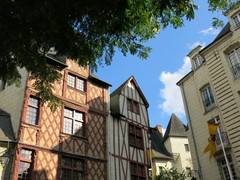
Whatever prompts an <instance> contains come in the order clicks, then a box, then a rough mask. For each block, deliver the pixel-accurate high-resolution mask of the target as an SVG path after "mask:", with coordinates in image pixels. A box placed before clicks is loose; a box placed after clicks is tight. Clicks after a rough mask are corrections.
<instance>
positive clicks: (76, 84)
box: [67, 74, 85, 91]
mask: <svg viewBox="0 0 240 180" xmlns="http://www.w3.org/2000/svg"><path fill="white" fill-rule="evenodd" d="M67 85H68V86H70V87H72V88H76V89H78V90H80V91H85V81H84V80H82V79H80V78H78V77H76V76H74V75H71V74H68V78H67Z"/></svg>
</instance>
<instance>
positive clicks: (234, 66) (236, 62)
mask: <svg viewBox="0 0 240 180" xmlns="http://www.w3.org/2000/svg"><path fill="white" fill-rule="evenodd" d="M233 56H234V57H233ZM227 58H228V61H229V64H230V66H231V70H232V73H233V76H234V78H239V77H240V46H237V47H234V48H232V49H231V51H229V52H228V53H227ZM233 58H235V59H233Z"/></svg>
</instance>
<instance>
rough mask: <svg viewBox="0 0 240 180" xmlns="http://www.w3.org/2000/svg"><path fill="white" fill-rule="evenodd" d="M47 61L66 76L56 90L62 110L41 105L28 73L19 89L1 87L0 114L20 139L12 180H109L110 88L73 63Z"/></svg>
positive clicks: (57, 59)
mask: <svg viewBox="0 0 240 180" xmlns="http://www.w3.org/2000/svg"><path fill="white" fill-rule="evenodd" d="M47 58H48V60H50V61H51V62H54V63H56V65H57V66H59V71H60V72H61V73H62V79H61V80H60V81H58V82H56V83H55V84H54V90H53V91H54V94H55V95H56V96H57V97H59V98H61V99H62V100H63V102H64V105H63V106H62V107H61V108H57V109H56V110H55V111H54V112H53V111H51V110H50V108H49V107H48V106H47V105H46V104H43V105H42V106H41V99H40V98H38V97H37V96H36V93H37V92H36V90H35V89H34V87H33V83H34V80H32V79H31V78H29V77H30V75H29V73H28V72H27V71H26V70H24V69H22V70H21V75H22V84H21V87H20V88H16V87H15V86H5V85H4V84H3V82H2V84H3V85H2V86H1V85H0V87H1V89H0V109H2V110H4V111H6V112H8V113H9V114H10V116H11V118H9V119H11V123H12V127H13V132H14V135H15V137H17V138H16V139H17V142H16V149H15V153H14V159H15V160H14V161H13V163H12V167H13V168H12V170H11V179H14V180H15V179H25V180H27V179H34V180H37V179H44V180H45V179H62V180H71V179H74V180H76V179H77V180H78V179H89V180H92V179H98V180H104V179H107V145H106V118H107V115H108V110H107V104H108V99H109V98H108V96H109V92H108V89H109V86H110V85H109V84H108V83H106V82H103V81H101V80H100V79H98V78H97V77H96V76H94V75H93V74H91V73H90V71H89V68H83V67H80V66H79V65H78V64H77V63H76V62H74V61H72V60H70V59H65V58H63V57H58V56H56V55H55V54H54V53H50V54H48V55H47ZM139 110H140V109H139ZM141 157H142V158H144V157H143V155H141Z"/></svg>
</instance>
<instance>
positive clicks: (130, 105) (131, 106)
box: [127, 98, 140, 114]
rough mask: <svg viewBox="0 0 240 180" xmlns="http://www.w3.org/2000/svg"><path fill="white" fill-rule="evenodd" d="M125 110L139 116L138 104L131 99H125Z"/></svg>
mask: <svg viewBox="0 0 240 180" xmlns="http://www.w3.org/2000/svg"><path fill="white" fill-rule="evenodd" d="M127 109H128V110H129V111H131V112H134V113H136V114H140V108H139V103H138V102H137V101H135V100H133V99H130V98H127Z"/></svg>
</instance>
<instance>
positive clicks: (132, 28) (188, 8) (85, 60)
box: [0, 0, 232, 101]
mask: <svg viewBox="0 0 240 180" xmlns="http://www.w3.org/2000/svg"><path fill="white" fill-rule="evenodd" d="M208 2H209V9H210V10H212V11H217V10H224V9H226V8H227V7H228V5H229V3H231V2H232V1H229V0H208ZM197 8H198V6H197V5H195V4H194V1H193V0H114V1H112V0H67V1H66V0H36V1H32V0H1V1H0V38H1V41H0V46H1V49H0V72H1V73H0V80H3V81H6V82H7V83H8V84H13V83H17V82H19V81H20V78H21V76H20V74H19V68H26V70H27V71H29V72H31V74H32V77H33V78H36V79H37V82H36V89H37V90H39V91H40V94H39V95H41V96H42V98H43V99H44V100H45V101H48V100H50V101H54V100H56V97H54V96H53V95H52V93H51V83H52V82H55V81H57V80H58V79H59V78H60V77H61V75H60V74H59V73H58V71H57V69H56V68H55V67H54V66H49V65H48V63H47V61H46V58H45V54H46V53H47V52H48V51H49V49H50V48H52V47H54V48H55V50H56V51H57V53H58V55H64V56H66V57H68V58H70V59H73V60H78V63H79V65H81V66H87V65H89V66H90V67H91V68H92V69H94V70H96V69H97V65H98V64H100V65H101V64H106V65H109V64H110V63H111V61H112V58H113V55H114V53H115V51H116V49H118V50H119V51H121V52H122V53H123V55H126V54H127V53H130V54H132V55H137V56H138V57H139V58H142V59H146V58H147V57H148V53H149V52H150V50H151V49H150V48H149V47H146V46H144V45H143V43H144V42H145V41H147V40H149V39H151V38H154V37H155V36H156V35H157V34H158V33H159V31H160V29H162V28H166V27H167V26H172V27H173V28H178V27H181V26H183V23H184V21H185V20H192V19H194V11H195V10H197Z"/></svg>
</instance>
